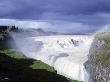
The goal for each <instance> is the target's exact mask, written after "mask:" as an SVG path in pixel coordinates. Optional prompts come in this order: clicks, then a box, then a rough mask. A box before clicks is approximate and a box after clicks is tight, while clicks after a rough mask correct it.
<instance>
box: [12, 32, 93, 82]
mask: <svg viewBox="0 0 110 82" xmlns="http://www.w3.org/2000/svg"><path fill="white" fill-rule="evenodd" d="M11 35H12V37H13V39H14V41H15V43H16V46H17V47H18V49H19V50H20V51H21V52H22V53H24V55H26V56H27V57H30V58H33V59H36V60H41V61H43V62H45V63H47V64H49V65H50V66H53V67H54V68H55V69H56V70H57V73H58V74H60V75H64V76H66V77H68V78H70V79H74V80H78V81H84V82H87V78H89V74H88V73H87V72H86V70H85V68H84V63H85V62H86V61H87V59H88V57H87V55H88V53H89V49H90V46H91V43H92V41H93V37H92V36H90V35H53V36H36V37H22V36H24V35H21V34H19V33H18V34H11ZM85 78H86V79H85Z"/></svg>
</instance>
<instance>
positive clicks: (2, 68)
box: [0, 49, 78, 82]
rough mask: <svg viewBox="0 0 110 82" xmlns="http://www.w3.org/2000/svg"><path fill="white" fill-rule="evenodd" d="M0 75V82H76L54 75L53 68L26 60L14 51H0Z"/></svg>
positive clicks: (35, 61)
mask: <svg viewBox="0 0 110 82" xmlns="http://www.w3.org/2000/svg"><path fill="white" fill-rule="evenodd" d="M0 73H1V74H0V82H78V81H74V80H70V79H67V78H66V77H64V76H61V75H58V74H56V71H55V70H54V68H53V67H51V66H49V65H47V64H45V63H43V62H42V61H39V60H33V59H28V58H26V57H25V56H24V55H23V54H22V53H20V52H18V51H16V50H14V49H6V50H1V51H0ZM6 77H7V78H9V79H4V78H6ZM1 78H2V79H1Z"/></svg>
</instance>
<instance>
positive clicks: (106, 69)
mask: <svg viewBox="0 0 110 82" xmlns="http://www.w3.org/2000/svg"><path fill="white" fill-rule="evenodd" d="M85 68H86V70H87V72H88V73H89V74H90V76H89V81H88V82H110V33H99V34H96V36H95V39H94V41H93V43H92V45H91V48H90V52H89V55H88V61H87V62H86V63H85Z"/></svg>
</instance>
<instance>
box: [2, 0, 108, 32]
mask: <svg viewBox="0 0 110 82" xmlns="http://www.w3.org/2000/svg"><path fill="white" fill-rule="evenodd" d="M109 3H110V1H109V0H1V1H0V18H7V19H31V20H49V21H51V20H52V21H53V20H60V21H63V22H64V21H67V22H70V23H69V24H70V25H71V22H72V23H79V24H82V25H84V26H85V28H87V29H90V28H91V30H92V31H94V29H95V30H96V29H98V28H99V27H101V26H103V25H106V24H108V23H110V5H109ZM69 24H67V25H68V26H69V29H68V26H67V25H66V26H67V27H63V26H62V28H60V30H65V29H66V30H65V31H67V30H68V31H71V29H73V30H74V29H75V30H76V31H77V28H75V26H74V27H73V26H71V27H70V25H69ZM58 25H59V24H57V25H56V26H58ZM64 25H65V24H64ZM54 28H57V27H54ZM49 29H50V28H49ZM78 29H82V27H79V28H78ZM56 30H57V29H56ZM78 31H79V30H78ZM83 31H88V30H83Z"/></svg>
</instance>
